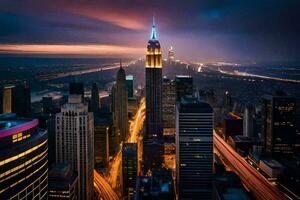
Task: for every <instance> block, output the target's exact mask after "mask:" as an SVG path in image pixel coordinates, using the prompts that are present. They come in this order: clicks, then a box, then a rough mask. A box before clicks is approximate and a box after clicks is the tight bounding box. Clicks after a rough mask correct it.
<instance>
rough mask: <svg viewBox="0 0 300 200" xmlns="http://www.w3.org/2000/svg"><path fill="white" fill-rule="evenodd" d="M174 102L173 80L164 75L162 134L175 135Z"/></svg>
mask: <svg viewBox="0 0 300 200" xmlns="http://www.w3.org/2000/svg"><path fill="white" fill-rule="evenodd" d="M175 104H176V88H175V82H174V81H171V80H170V79H168V78H166V77H164V79H163V97H162V110H163V132H164V135H175V131H176V130H175V116H176V115H175Z"/></svg>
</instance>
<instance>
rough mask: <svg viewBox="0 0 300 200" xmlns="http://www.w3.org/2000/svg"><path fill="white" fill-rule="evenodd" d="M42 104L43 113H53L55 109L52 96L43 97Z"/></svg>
mask: <svg viewBox="0 0 300 200" xmlns="http://www.w3.org/2000/svg"><path fill="white" fill-rule="evenodd" d="M42 104H43V108H42V109H43V113H44V114H51V113H52V112H53V111H54V106H53V98H52V97H47V96H46V97H43V99H42Z"/></svg>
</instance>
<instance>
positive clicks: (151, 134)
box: [146, 17, 162, 139]
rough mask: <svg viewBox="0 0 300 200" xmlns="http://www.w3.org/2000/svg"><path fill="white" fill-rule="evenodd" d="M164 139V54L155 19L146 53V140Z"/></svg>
mask: <svg viewBox="0 0 300 200" xmlns="http://www.w3.org/2000/svg"><path fill="white" fill-rule="evenodd" d="M161 137H162V53H161V48H160V44H159V41H158V40H157V36H156V27H155V21H154V17H153V24H152V32H151V37H150V40H149V41H148V46H147V53H146V138H158V139H159V138H161Z"/></svg>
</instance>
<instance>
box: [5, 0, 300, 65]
mask: <svg viewBox="0 0 300 200" xmlns="http://www.w3.org/2000/svg"><path fill="white" fill-rule="evenodd" d="M299 10H300V1H299V0H187V1H183V0H151V1H143V0H129V1H128V0H113V1H112V0H110V1H107V0H88V1H87V0H85V1H84V0H80V1H78V0H69V1H67V0H48V1H46V0H39V1H34V0H22V1H20V0H0V27H1V28H0V53H5V54H7V53H10V54H54V55H56V54H57V55H66V54H68V55H74V56H99V57H102V56H123V57H126V56H130V57H143V55H144V52H145V47H146V43H147V40H148V38H149V35H150V29H151V20H152V15H153V14H154V15H155V16H156V22H157V31H158V38H159V40H160V42H161V45H162V47H163V52H164V53H165V55H166V52H167V49H168V48H169V46H170V45H172V46H173V47H174V49H175V54H176V58H179V59H185V60H193V61H217V60H218V61H236V60H241V61H276V60H298V57H299V55H300V48H299V47H300V39H299V35H300V23H299V20H300V17H299V16H300V15H299Z"/></svg>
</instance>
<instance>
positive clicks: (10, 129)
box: [0, 119, 38, 138]
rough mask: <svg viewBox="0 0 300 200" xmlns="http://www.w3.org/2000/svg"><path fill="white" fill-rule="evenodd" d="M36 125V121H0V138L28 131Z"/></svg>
mask: <svg viewBox="0 0 300 200" xmlns="http://www.w3.org/2000/svg"><path fill="white" fill-rule="evenodd" d="M37 125H38V120H37V119H13V120H0V138H3V137H7V136H10V135H13V134H16V133H20V132H22V131H26V130H29V129H31V128H33V127H35V126H37Z"/></svg>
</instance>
